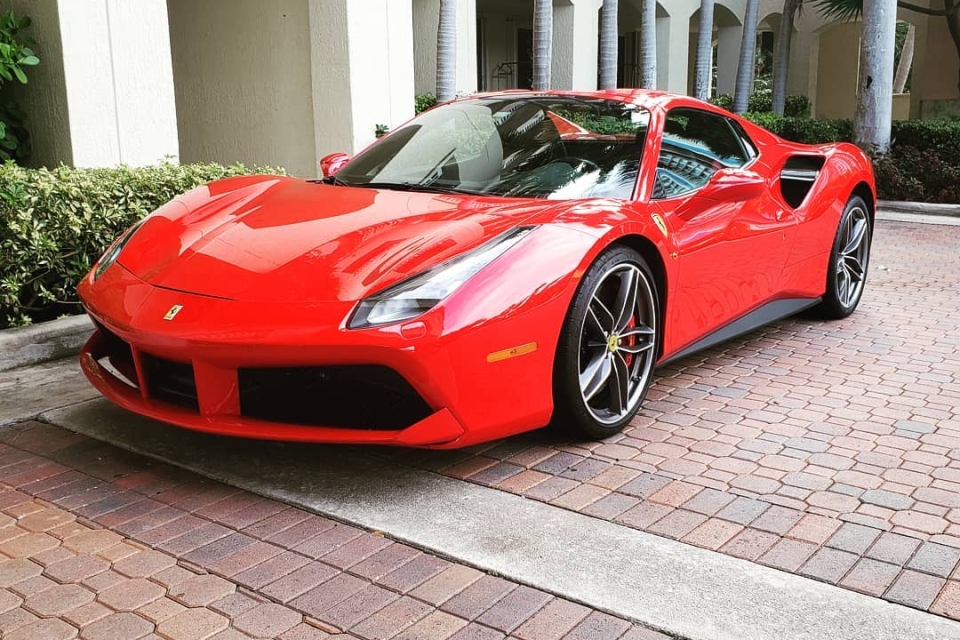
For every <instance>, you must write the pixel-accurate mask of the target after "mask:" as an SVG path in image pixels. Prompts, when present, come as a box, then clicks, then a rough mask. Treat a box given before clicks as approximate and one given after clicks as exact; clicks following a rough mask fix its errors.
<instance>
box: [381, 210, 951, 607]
mask: <svg viewBox="0 0 960 640" xmlns="http://www.w3.org/2000/svg"><path fill="white" fill-rule="evenodd" d="M876 235H877V238H876V241H875V244H874V255H873V260H872V268H871V273H870V281H869V285H868V287H867V290H866V293H865V295H864V298H863V302H862V303H861V305H860V308H859V310H858V311H857V312H856V313H855V314H854V315H853V316H851V317H850V318H848V319H846V320H843V321H839V322H831V323H823V322H818V321H810V320H803V319H796V320H788V321H784V322H780V323H778V324H776V325H773V326H771V327H768V328H765V329H762V330H760V331H757V332H754V333H752V334H750V335H748V336H745V337H744V338H742V339H739V340H735V341H732V342H728V343H726V344H723V345H720V346H719V347H717V348H714V349H711V350H709V351H706V352H703V353H701V354H698V355H696V356H693V357H691V358H688V359H686V360H684V361H682V362H680V363H677V364H675V365H672V366H670V367H667V368H665V369H663V370H661V371H660V377H659V379H658V380H657V381H656V382H655V383H654V386H653V388H652V389H651V391H650V394H649V396H648V400H647V402H646V405H645V408H644V409H643V411H642V412H641V414H640V415H639V416H638V417H637V418H636V419H635V420H634V421H633V423H632V426H630V427H628V428H627V429H626V430H625V431H624V432H623V433H622V434H620V435H618V436H615V437H613V438H610V439H608V440H607V441H606V442H602V443H565V442H562V441H560V440H558V438H557V437H556V436H555V435H552V434H549V433H547V432H539V433H535V434H532V435H530V436H521V437H518V438H513V439H511V440H507V441H504V442H501V443H495V444H492V445H487V446H480V447H476V448H474V449H473V450H471V451H470V452H453V453H435V452H410V451H395V452H392V453H390V454H389V455H391V457H392V458H394V459H396V460H399V461H403V462H408V463H412V464H416V465H420V466H423V467H427V468H431V469H438V470H441V472H442V473H444V474H447V475H450V476H455V477H461V478H466V479H468V480H471V481H473V482H477V483H480V484H484V485H489V486H494V487H497V488H500V489H503V490H505V491H510V492H514V493H519V494H522V495H525V496H528V497H530V498H533V499H536V500H542V501H547V502H550V503H551V504H555V505H559V506H562V507H565V508H568V509H572V510H575V511H579V512H582V513H585V514H589V515H592V516H596V517H598V518H604V519H608V520H613V521H616V522H618V523H622V524H625V525H628V526H632V527H636V528H638V529H642V530H644V531H648V532H651V533H655V534H658V535H662V536H667V537H670V538H675V539H680V540H682V541H684V542H688V543H690V544H694V545H697V546H700V547H705V548H708V549H713V550H718V551H720V552H721V553H726V554H730V555H733V556H737V557H741V558H746V559H749V560H753V561H756V562H759V563H762V564H766V565H770V566H773V567H776V568H779V569H783V570H785V571H790V572H794V573H799V574H801V575H804V576H809V577H812V578H815V579H817V580H822V581H825V582H829V583H832V584H839V585H840V586H843V587H846V588H849V589H853V590H856V591H860V592H863V593H867V594H870V595H874V596H882V597H884V598H886V599H888V600H891V601H894V602H899V603H902V604H906V605H909V606H911V607H917V608H920V609H928V610H930V611H932V612H934V613H939V614H943V615H946V616H949V617H953V618H960V570H957V563H958V560H960V331H958V328H957V322H958V319H960V284H958V283H960V259H958V251H957V248H956V235H955V232H954V229H953V228H952V227H945V226H932V225H915V224H904V223H894V222H879V223H878V225H877V233H876Z"/></svg>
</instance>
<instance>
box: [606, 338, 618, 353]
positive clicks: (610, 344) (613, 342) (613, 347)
mask: <svg viewBox="0 0 960 640" xmlns="http://www.w3.org/2000/svg"><path fill="white" fill-rule="evenodd" d="M619 346H620V336H618V335H612V336H610V338H608V339H607V350H608V351H609V352H610V353H616V351H617V348H618V347H619Z"/></svg>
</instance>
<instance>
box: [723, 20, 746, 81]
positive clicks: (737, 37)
mask: <svg viewBox="0 0 960 640" xmlns="http://www.w3.org/2000/svg"><path fill="white" fill-rule="evenodd" d="M742 40H743V27H742V26H739V27H720V28H719V29H717V93H719V94H721V95H722V94H727V95H731V96H732V95H733V92H734V90H735V89H736V86H737V67H738V66H739V64H740V43H741V41H742Z"/></svg>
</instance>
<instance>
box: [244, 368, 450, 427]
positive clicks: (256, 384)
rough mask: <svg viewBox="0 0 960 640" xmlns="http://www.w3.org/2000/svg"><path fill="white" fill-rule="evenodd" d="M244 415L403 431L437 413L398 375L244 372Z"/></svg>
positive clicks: (335, 370) (307, 370)
mask: <svg viewBox="0 0 960 640" xmlns="http://www.w3.org/2000/svg"><path fill="white" fill-rule="evenodd" d="M238 373H239V377H240V413H241V414H242V415H244V416H247V417H250V418H257V419H260V420H268V421H270V422H281V423H288V424H298V425H306V426H326V427H340V428H344V429H368V430H385V431H397V430H400V429H406V428H407V427H409V426H411V425H413V424H415V423H417V422H419V421H420V420H423V419H424V418H426V417H427V416H429V415H430V414H431V413H432V411H431V410H430V407H429V405H427V403H426V402H424V400H423V398H421V397H420V396H419V395H418V394H417V392H416V391H414V389H413V387H411V386H410V383H408V382H407V381H406V380H405V379H404V378H403V377H402V376H401V375H400V374H398V373H397V372H396V371H394V370H393V369H390V368H388V367H383V366H378V365H353V366H329V367H293V368H281V369H240V371H239V372H238Z"/></svg>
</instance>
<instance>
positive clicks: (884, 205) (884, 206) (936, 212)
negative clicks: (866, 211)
mask: <svg viewBox="0 0 960 640" xmlns="http://www.w3.org/2000/svg"><path fill="white" fill-rule="evenodd" d="M877 208H878V209H879V210H880V211H884V212H888V213H918V214H921V215H926V216H945V217H948V218H960V204H932V203H929V202H896V201H893V200H879V201H878V202H877Z"/></svg>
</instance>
